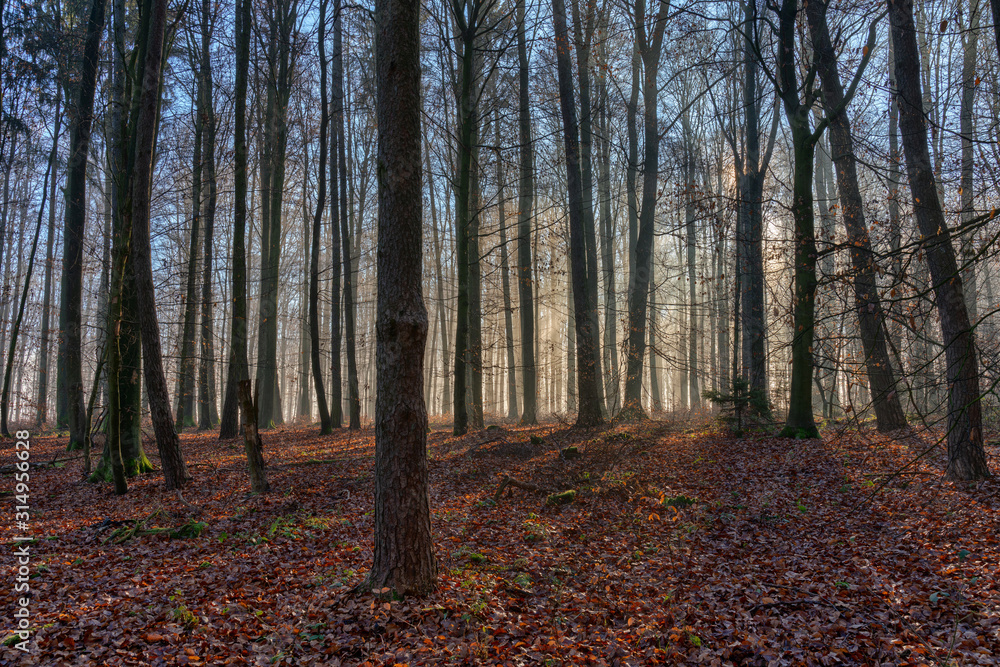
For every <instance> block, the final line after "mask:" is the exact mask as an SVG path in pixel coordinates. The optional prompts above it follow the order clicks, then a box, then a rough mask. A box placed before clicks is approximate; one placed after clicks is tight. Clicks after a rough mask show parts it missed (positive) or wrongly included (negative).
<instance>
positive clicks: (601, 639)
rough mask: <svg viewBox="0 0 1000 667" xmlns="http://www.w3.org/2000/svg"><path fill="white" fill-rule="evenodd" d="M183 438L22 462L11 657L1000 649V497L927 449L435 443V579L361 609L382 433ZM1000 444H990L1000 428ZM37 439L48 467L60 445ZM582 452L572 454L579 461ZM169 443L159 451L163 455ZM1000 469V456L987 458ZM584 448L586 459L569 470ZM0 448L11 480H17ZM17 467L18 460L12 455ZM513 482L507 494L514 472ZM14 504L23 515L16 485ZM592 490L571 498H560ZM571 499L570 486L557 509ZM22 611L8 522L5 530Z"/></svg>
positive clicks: (478, 661) (231, 659) (557, 430)
mask: <svg viewBox="0 0 1000 667" xmlns="http://www.w3.org/2000/svg"><path fill="white" fill-rule="evenodd" d="M315 433H316V428H315V427H288V428H284V429H279V430H273V431H267V432H264V433H263V434H262V435H263V439H264V449H265V457H266V459H267V463H268V476H269V479H270V482H271V486H272V488H273V489H274V492H273V493H271V494H268V495H266V496H251V495H249V494H248V490H249V485H248V481H247V477H246V466H245V460H244V455H243V447H242V443H240V442H239V441H231V442H219V441H218V440H217V439H216V437H215V435H214V434H209V433H204V434H202V433H193V432H192V433H185V434H183V435H182V436H181V445H182V449H183V451H184V455H185V458H186V460H187V462H188V465H189V472H190V474H191V476H192V479H191V481H190V482H189V483H188V484H187V486H186V487H185V489H184V491H183V495H178V494H176V493H169V492H166V491H164V490H163V486H162V479H161V478H160V477H159V476H158V475H157V474H155V473H154V474H150V475H146V476H144V477H142V478H140V479H136V480H132V481H131V488H130V490H129V493H128V495H126V496H125V497H123V498H116V497H115V496H114V495H113V491H112V488H111V485H110V484H98V485H94V484H89V483H85V482H81V481H80V480H81V477H82V461H81V460H72V461H67V462H63V463H61V464H57V465H56V466H43V467H38V468H36V469H32V471H31V482H30V483H31V493H32V500H31V506H32V511H31V516H30V526H31V530H32V531H33V534H34V535H36V536H37V537H38V540H37V541H35V542H33V543H31V544H30V549H31V552H32V563H31V567H32V578H31V581H30V584H31V589H32V598H31V606H30V609H31V614H32V616H31V623H32V630H33V641H34V642H37V643H36V644H33V645H32V652H31V653H29V654H23V653H21V652H20V651H16V650H14V649H13V648H12V644H13V641H16V640H12V638H11V630H12V619H11V617H10V615H9V614H5V617H4V619H3V621H2V623H3V626H2V628H0V630H2V632H3V635H4V636H6V637H7V638H8V639H7V641H6V642H4V646H3V647H0V664H3V665H41V664H44V665H173V664H187V665H244V664H249V665H400V664H401V665H420V664H428V665H438V664H440V665H495V664H503V665H564V664H595V665H605V664H607V665H616V664H618V665H652V664H702V663H704V664H715V665H834V664H847V665H874V664H893V665H920V664H928V665H973V664H983V665H991V664H997V657H996V656H998V655H1000V582H998V577H997V563H998V562H1000V546H998V542H997V540H998V537H1000V495H998V494H1000V483H998V482H997V481H996V479H993V480H990V481H987V482H984V483H980V484H975V485H969V484H957V483H952V482H946V481H944V480H943V478H942V476H941V472H942V471H943V470H944V462H943V456H944V455H943V452H942V451H940V449H938V450H933V451H931V453H930V454H929V455H926V456H923V457H922V458H920V459H919V460H918V461H917V462H916V463H914V464H913V465H911V466H909V467H907V468H906V469H905V470H902V471H901V472H899V474H895V473H896V472H898V471H900V469H901V468H902V466H903V465H904V464H905V463H907V462H909V461H911V460H912V459H914V458H915V457H917V456H918V455H919V454H920V453H921V452H923V451H925V450H926V448H927V447H928V446H929V445H930V444H931V443H932V442H933V439H932V438H931V436H930V434H922V435H920V434H902V433H899V434H896V435H895V437H886V436H880V435H878V434H875V433H874V432H861V433H859V432H858V431H857V430H848V431H844V432H843V433H837V432H836V431H834V430H830V431H829V433H828V434H827V437H826V438H825V439H823V440H787V439H777V438H771V437H765V436H748V437H744V438H741V439H735V438H732V437H730V436H728V435H726V434H723V433H721V432H717V431H716V430H715V429H714V428H712V427H709V426H704V425H696V424H692V423H676V422H647V423H644V424H640V425H631V426H618V427H614V428H610V429H599V430H593V431H577V430H573V429H570V428H568V427H567V426H565V425H563V424H559V423H553V424H546V425H542V426H539V427H532V428H514V427H493V428H490V429H487V430H483V431H479V432H476V433H474V434H471V435H468V436H465V437H461V438H454V437H452V436H451V434H450V428H449V427H448V425H446V424H442V423H434V424H432V432H431V433H430V434H429V436H428V452H429V457H430V461H429V466H430V479H431V497H430V501H431V509H432V513H433V531H434V539H435V545H436V555H437V559H438V568H439V586H438V589H437V590H436V591H435V592H434V593H433V594H431V595H430V596H429V597H427V598H424V599H404V600H393V599H388V598H387V597H386V596H385V595H382V596H377V595H372V594H364V595H355V594H352V592H351V591H352V589H353V588H354V587H355V586H356V585H358V584H359V583H360V582H361V581H362V578H363V575H364V574H365V573H366V572H367V569H368V568H369V566H370V564H371V559H372V522H373V511H372V510H373V506H372V502H373V501H372V489H371V486H372V474H373V454H374V442H373V434H372V430H371V429H370V428H369V429H366V430H363V431H361V432H360V433H350V432H348V431H346V430H342V431H338V432H337V434H336V435H334V436H331V437H319V436H317V435H316V434H315ZM994 440H995V438H994ZM65 445H66V439H65V438H55V437H48V438H39V439H37V440H35V441H34V442H33V444H32V449H31V454H32V462H34V463H42V462H45V461H50V460H53V459H59V458H65V457H67V456H69V455H68V454H67V453H66V452H65ZM572 447H575V448H576V451H575V452H574V451H572V450H567V448H572ZM155 449H156V448H155V446H154V444H153V443H152V442H150V443H147V445H146V451H147V452H148V453H149V454H150V458H151V459H152V461H153V462H154V464H157V463H158V461H157V459H156V457H155V455H154V454H155ZM987 453H988V455H989V456H990V457H991V461H990V463H991V468H992V469H993V470H994V471H995V470H997V469H998V460H997V459H998V458H1000V457H998V454H1000V448H998V447H997V446H996V445H993V446H990V447H988V448H987ZM575 454H578V455H579V456H574V455H575ZM13 462H14V456H13V448H12V447H6V446H5V447H4V448H3V451H2V455H0V472H5V471H10V469H11V464H12V463H13ZM2 466H6V467H2ZM508 477H509V478H510V480H509V481H508V483H506V484H504V487H505V488H504V490H503V493H501V494H499V495H498V494H497V491H498V489H499V488H500V487H501V484H502V483H503V482H504V481H505V480H507V478H508ZM2 479H3V484H2V496H0V501H2V502H3V504H4V505H6V506H7V508H8V511H9V513H11V514H13V506H14V504H15V502H14V497H13V491H12V489H13V481H12V480H13V477H12V476H11V475H10V474H9V472H8V474H4V475H3V477H2ZM570 489H572V490H575V492H576V493H575V495H574V494H561V495H558V494H557V492H562V491H566V490H570ZM552 494H556V495H552ZM0 531H2V533H3V535H0V539H2V540H3V541H4V543H5V553H6V554H7V555H6V556H5V557H4V562H3V571H4V573H5V578H6V581H7V582H8V584H9V585H6V586H5V587H4V588H5V594H4V599H5V600H6V601H7V602H6V604H5V606H6V608H8V609H11V608H13V604H12V596H13V593H12V592H11V591H12V587H13V581H14V576H15V571H16V564H15V558H14V556H12V555H11V554H12V553H13V546H14V542H13V540H12V538H13V535H14V533H13V526H9V525H6V524H4V525H3V526H2V528H0Z"/></svg>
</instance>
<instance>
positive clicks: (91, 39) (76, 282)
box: [59, 0, 170, 449]
mask: <svg viewBox="0 0 1000 667" xmlns="http://www.w3.org/2000/svg"><path fill="white" fill-rule="evenodd" d="M104 8H105V0H93V2H92V3H91V7H90V18H89V19H88V21H87V35H86V38H85V41H84V46H83V63H82V66H81V68H80V83H79V93H80V97H79V102H78V104H77V107H76V117H75V118H74V120H73V125H72V132H71V135H70V153H69V164H68V165H67V168H66V210H65V224H64V230H63V275H62V292H61V296H60V310H59V328H60V330H61V331H62V338H61V339H60V345H59V356H60V357H61V358H62V359H63V361H64V368H65V387H66V396H67V398H68V406H69V427H70V435H69V449H78V448H81V447H83V440H84V428H85V427H86V425H85V424H84V417H85V412H84V406H83V369H82V366H81V363H82V355H83V351H82V349H81V348H82V340H81V335H82V334H81V326H82V312H81V309H82V307H83V246H84V228H85V226H86V220H87V156H88V151H89V147H90V131H91V127H92V125H93V121H94V93H95V91H96V88H97V69H98V58H99V55H100V45H101V35H102V33H103V32H104ZM154 110H155V108H154ZM167 409H168V411H169V409H170V407H169V405H168V406H167Z"/></svg>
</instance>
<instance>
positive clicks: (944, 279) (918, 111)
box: [889, 0, 990, 480]
mask: <svg viewBox="0 0 1000 667" xmlns="http://www.w3.org/2000/svg"><path fill="white" fill-rule="evenodd" d="M889 20H890V24H891V26H892V39H893V46H894V48H895V59H896V62H895V73H896V83H897V85H898V86H899V90H898V99H899V125H900V134H901V135H902V140H903V153H904V155H905V157H906V171H907V177H908V179H909V181H910V192H911V193H912V195H913V212H914V216H915V217H916V220H917V226H918V227H919V229H920V233H921V234H922V235H923V239H922V242H921V248H922V250H923V252H924V256H925V257H926V258H927V265H928V267H929V269H930V273H931V281H932V284H933V287H934V296H935V299H936V301H937V307H938V314H939V315H940V318H941V332H942V334H944V343H945V362H946V364H947V378H948V385H949V388H950V391H949V395H948V436H947V437H948V468H947V471H946V475H947V476H948V477H949V478H950V479H957V480H974V479H985V478H987V477H989V476H990V471H989V468H988V467H987V464H986V455H985V452H984V450H983V427H982V404H981V403H980V400H979V399H980V394H979V364H978V360H977V357H976V347H975V341H974V340H973V336H972V325H971V323H970V321H969V313H968V310H967V309H966V305H965V298H964V293H963V289H962V277H961V275H960V273H959V270H958V264H957V262H956V260H955V250H954V248H953V247H952V241H951V233H950V232H949V231H948V226H947V224H946V222H945V219H944V215H943V214H942V211H941V204H940V201H939V200H938V193H937V185H936V183H935V179H934V172H933V170H932V167H931V160H930V151H929V150H928V147H927V125H926V119H925V117H924V112H923V106H922V102H921V95H920V91H921V87H920V69H919V68H920V55H919V53H918V51H917V39H916V28H915V26H914V24H913V0H890V2H889Z"/></svg>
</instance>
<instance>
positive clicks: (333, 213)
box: [330, 0, 347, 428]
mask: <svg viewBox="0 0 1000 667" xmlns="http://www.w3.org/2000/svg"><path fill="white" fill-rule="evenodd" d="M339 14H340V0H334V9H333V15H334V26H335V27H334V31H335V32H334V45H333V54H332V57H331V59H330V66H331V69H332V70H333V72H332V75H333V91H332V92H333V103H332V104H331V105H330V107H331V108H330V115H331V116H332V117H333V123H334V126H333V132H332V136H331V137H330V424H331V426H333V427H334V428H340V426H341V424H342V423H343V421H344V397H343V391H344V378H343V367H342V364H341V358H340V357H341V349H342V348H341V343H342V341H343V338H342V337H341V329H342V327H341V319H340V318H341V313H342V310H341V309H342V305H341V284H340V282H341V281H340V278H341V275H342V269H343V266H342V261H343V260H342V259H339V258H340V255H341V252H342V248H343V243H344V239H343V238H342V235H343V234H342V231H343V230H342V228H341V224H340V212H341V209H343V210H344V212H345V213H346V212H347V209H346V208H345V207H344V204H345V203H346V201H347V193H344V197H343V200H341V196H340V195H341V193H340V174H339V171H338V162H339V156H340V152H339V150H338V144H339V143H340V118H341V116H342V113H343V110H342V109H341V102H340V97H341V90H340V87H339V85H338V79H337V67H338V65H339V64H340V61H339V59H338V58H339V54H338V50H339V46H338V44H337V43H336V20H337V19H336V17H337V16H338V15H339ZM345 287H346V285H345Z"/></svg>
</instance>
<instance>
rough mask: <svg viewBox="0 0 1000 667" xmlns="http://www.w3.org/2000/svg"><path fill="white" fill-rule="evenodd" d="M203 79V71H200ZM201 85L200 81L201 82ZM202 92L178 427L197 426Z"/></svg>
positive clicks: (196, 126)
mask: <svg viewBox="0 0 1000 667" xmlns="http://www.w3.org/2000/svg"><path fill="white" fill-rule="evenodd" d="M196 78H197V79H199V80H200V75H198V74H197V73H196ZM199 89H200V84H199ZM201 105H202V101H201V93H200V92H199V94H198V99H197V101H196V110H195V118H194V161H193V168H192V170H191V174H192V176H191V240H190V249H189V250H188V265H187V291H186V292H185V297H184V330H183V332H182V334H181V361H180V374H179V377H178V378H177V389H178V396H177V421H176V428H177V430H178V431H180V430H181V429H183V428H184V427H185V426H194V380H195V363H196V358H195V313H196V311H197V308H198V299H197V294H198V292H197V289H198V255H199V254H200V252H199V249H198V239H199V234H200V232H201V186H202V181H203V178H202V175H203V174H202V169H203V165H204V161H203V160H202V155H201V151H202V148H203V147H204V141H203V132H204V123H203V118H202V114H201V109H200V107H201Z"/></svg>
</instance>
